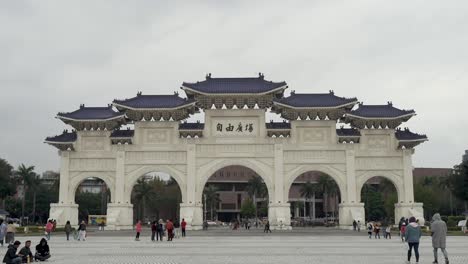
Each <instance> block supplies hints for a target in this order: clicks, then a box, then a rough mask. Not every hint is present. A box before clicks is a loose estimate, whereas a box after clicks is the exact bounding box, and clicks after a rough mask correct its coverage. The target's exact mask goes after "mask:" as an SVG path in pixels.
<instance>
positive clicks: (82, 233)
mask: <svg viewBox="0 0 468 264" xmlns="http://www.w3.org/2000/svg"><path fill="white" fill-rule="evenodd" d="M78 241H86V223H85V221H81V224H80V225H79V226H78Z"/></svg>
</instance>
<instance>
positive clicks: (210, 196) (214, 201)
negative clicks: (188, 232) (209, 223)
mask: <svg viewBox="0 0 468 264" xmlns="http://www.w3.org/2000/svg"><path fill="white" fill-rule="evenodd" d="M203 197H204V199H205V202H206V205H205V206H206V207H207V208H205V212H206V210H207V209H208V208H210V217H211V220H213V214H214V213H215V212H216V208H218V204H219V203H220V201H221V200H220V199H219V195H218V188H216V187H215V186H214V185H211V184H209V185H208V186H206V187H205V189H204V190H203ZM205 218H206V215H205ZM205 220H206V219H205Z"/></svg>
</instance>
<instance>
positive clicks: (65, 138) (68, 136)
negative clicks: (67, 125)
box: [45, 130, 76, 143]
mask: <svg viewBox="0 0 468 264" xmlns="http://www.w3.org/2000/svg"><path fill="white" fill-rule="evenodd" d="M45 141H46V142H57V143H66V142H75V141H76V132H75V131H71V132H68V130H64V131H63V133H62V134H60V135H57V136H53V137H47V138H46V139H45Z"/></svg>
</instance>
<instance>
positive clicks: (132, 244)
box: [0, 234, 468, 264]
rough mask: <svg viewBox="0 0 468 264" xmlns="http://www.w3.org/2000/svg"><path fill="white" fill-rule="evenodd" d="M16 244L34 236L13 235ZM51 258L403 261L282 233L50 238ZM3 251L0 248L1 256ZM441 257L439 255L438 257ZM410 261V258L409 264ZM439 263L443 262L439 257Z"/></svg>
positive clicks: (372, 245) (377, 247) (361, 239)
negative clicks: (155, 238)
mask: <svg viewBox="0 0 468 264" xmlns="http://www.w3.org/2000/svg"><path fill="white" fill-rule="evenodd" d="M17 239H19V240H20V241H21V242H24V241H25V240H27V239H30V240H32V242H33V245H35V244H37V242H38V241H39V239H40V237H17ZM448 246H449V248H448V252H449V254H450V256H451V262H450V263H452V264H456V263H464V264H466V263H468V237H449V238H448ZM50 247H51V252H52V255H53V256H52V258H51V259H50V260H49V261H48V262H47V263H96V264H104V263H128V264H130V263H151V264H162V263H164V264H172V263H193V264H198V263H204V264H205V263H217V264H219V263H228V264H230V263H236V264H249V263H285V264H286V263H294V264H302V263H304V264H305V263H307V264H313V263H340V264H342V263H379V264H386V263H404V260H405V256H406V251H405V245H404V243H402V242H401V240H399V239H398V238H397V239H392V240H385V239H383V238H382V239H380V240H375V239H372V240H370V239H368V238H367V237H366V236H365V234H362V235H355V236H336V235H331V236H330V235H328V236H327V235H321V236H313V235H305V236H289V235H287V234H282V235H279V236H278V235H276V236H275V235H272V236H248V235H245V236H200V235H197V236H192V237H186V238H184V239H174V241H173V242H167V241H164V242H151V241H149V237H147V236H145V234H143V236H142V238H141V241H134V240H133V238H132V237H131V236H118V235H113V236H104V235H99V236H89V237H88V240H87V241H85V242H78V241H66V240H65V238H64V237H62V236H59V235H58V234H56V235H55V236H53V237H52V240H51V241H50ZM420 251H421V260H420V263H432V248H431V242H430V237H423V238H422V242H421V245H420ZM5 252H6V248H5V247H3V248H0V254H1V255H2V258H3V255H4V254H5ZM440 256H442V254H441V253H439V257H440ZM412 263H414V257H413V262H412ZM439 263H443V261H442V259H440V261H439Z"/></svg>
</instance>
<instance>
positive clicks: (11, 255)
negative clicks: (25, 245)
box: [3, 241, 21, 264]
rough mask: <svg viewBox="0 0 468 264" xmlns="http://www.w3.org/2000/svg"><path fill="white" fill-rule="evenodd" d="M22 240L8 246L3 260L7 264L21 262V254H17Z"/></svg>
mask: <svg viewBox="0 0 468 264" xmlns="http://www.w3.org/2000/svg"><path fill="white" fill-rule="evenodd" d="M19 245H21V242H19V241H15V243H13V244H11V245H9V246H8V250H7V252H6V254H5V257H4V258H3V262H4V263H7V264H19V263H21V255H19V254H18V255H16V250H18V247H19Z"/></svg>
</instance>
